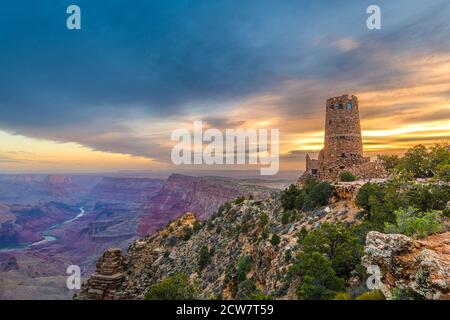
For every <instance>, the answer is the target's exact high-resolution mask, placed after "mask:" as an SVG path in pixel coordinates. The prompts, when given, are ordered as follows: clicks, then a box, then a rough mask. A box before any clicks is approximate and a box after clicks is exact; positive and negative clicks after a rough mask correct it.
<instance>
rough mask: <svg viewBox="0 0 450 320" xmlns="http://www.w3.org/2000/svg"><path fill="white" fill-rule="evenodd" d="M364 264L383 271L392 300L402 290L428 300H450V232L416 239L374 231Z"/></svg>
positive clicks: (386, 291)
mask: <svg viewBox="0 0 450 320" xmlns="http://www.w3.org/2000/svg"><path fill="white" fill-rule="evenodd" d="M363 265H364V266H365V267H369V266H373V265H376V266H378V267H379V268H380V271H381V283H380V289H381V290H382V291H383V293H384V295H385V296H386V297H387V298H388V299H392V298H394V295H395V291H396V290H401V291H405V292H410V293H413V294H414V295H417V296H419V297H422V298H425V299H434V300H450V232H446V233H443V234H438V235H433V236H430V237H428V238H425V239H423V240H413V239H411V238H409V237H407V236H404V235H400V234H383V233H379V232H376V231H372V232H370V233H369V234H368V235H367V242H366V247H365V256H364V257H363Z"/></svg>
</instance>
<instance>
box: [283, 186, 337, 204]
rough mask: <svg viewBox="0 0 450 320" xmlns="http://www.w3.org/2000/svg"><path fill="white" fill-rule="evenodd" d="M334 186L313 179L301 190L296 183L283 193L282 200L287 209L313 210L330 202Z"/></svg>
mask: <svg viewBox="0 0 450 320" xmlns="http://www.w3.org/2000/svg"><path fill="white" fill-rule="evenodd" d="M332 191H333V188H332V187H331V185H330V184H329V183H328V182H320V183H317V181H315V180H313V179H311V180H309V181H307V183H305V185H304V186H303V188H302V189H301V190H300V189H298V188H297V187H296V186H295V185H293V184H292V185H290V186H289V187H288V188H287V189H285V190H284V191H283V192H282V193H281V197H280V201H281V205H282V206H283V209H284V210H285V211H292V210H294V209H297V210H312V209H314V208H317V207H319V206H324V205H327V204H328V200H329V198H330V197H331V195H332Z"/></svg>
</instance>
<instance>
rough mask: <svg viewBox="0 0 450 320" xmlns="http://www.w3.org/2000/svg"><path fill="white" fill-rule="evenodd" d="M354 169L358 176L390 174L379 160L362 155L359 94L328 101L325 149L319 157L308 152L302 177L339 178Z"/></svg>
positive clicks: (301, 178)
mask: <svg viewBox="0 0 450 320" xmlns="http://www.w3.org/2000/svg"><path fill="white" fill-rule="evenodd" d="M346 171H348V172H351V173H353V174H354V175H355V176H356V177H357V178H358V179H368V178H384V177H386V175H387V173H386V171H385V170H384V167H383V166H382V165H381V163H379V162H371V161H370V158H369V157H364V155H363V143H362V136H361V124H360V119H359V105H358V98H357V97H356V96H353V95H352V96H350V95H343V96H340V97H334V98H330V99H328V100H327V103H326V117H325V141H324V148H323V149H322V150H321V151H320V153H319V159H317V160H315V159H311V158H310V156H309V154H307V155H306V171H305V173H304V174H303V175H302V176H301V177H300V178H299V184H303V183H304V182H305V181H306V180H307V179H308V178H311V177H313V178H316V179H318V180H326V181H338V180H339V178H340V175H341V173H342V172H346Z"/></svg>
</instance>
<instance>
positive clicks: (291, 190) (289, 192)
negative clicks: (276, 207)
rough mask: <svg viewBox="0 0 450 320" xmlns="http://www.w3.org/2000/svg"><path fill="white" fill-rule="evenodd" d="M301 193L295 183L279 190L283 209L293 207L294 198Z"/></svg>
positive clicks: (291, 208)
mask: <svg viewBox="0 0 450 320" xmlns="http://www.w3.org/2000/svg"><path fill="white" fill-rule="evenodd" d="M300 193H301V190H299V189H298V188H297V186H296V185H295V184H291V185H290V186H289V187H288V188H287V189H285V190H283V191H282V192H281V196H280V201H281V205H282V206H283V209H284V210H293V209H295V199H296V198H297V196H298V195H299V194H300Z"/></svg>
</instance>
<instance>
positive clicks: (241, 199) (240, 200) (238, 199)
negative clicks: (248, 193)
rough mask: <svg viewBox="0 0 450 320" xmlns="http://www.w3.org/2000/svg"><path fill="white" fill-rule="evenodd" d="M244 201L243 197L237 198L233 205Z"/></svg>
mask: <svg viewBox="0 0 450 320" xmlns="http://www.w3.org/2000/svg"><path fill="white" fill-rule="evenodd" d="M244 201H245V197H244V196H240V197H239V198H237V199H236V200H235V201H234V203H235V204H241V203H242V202H244Z"/></svg>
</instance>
